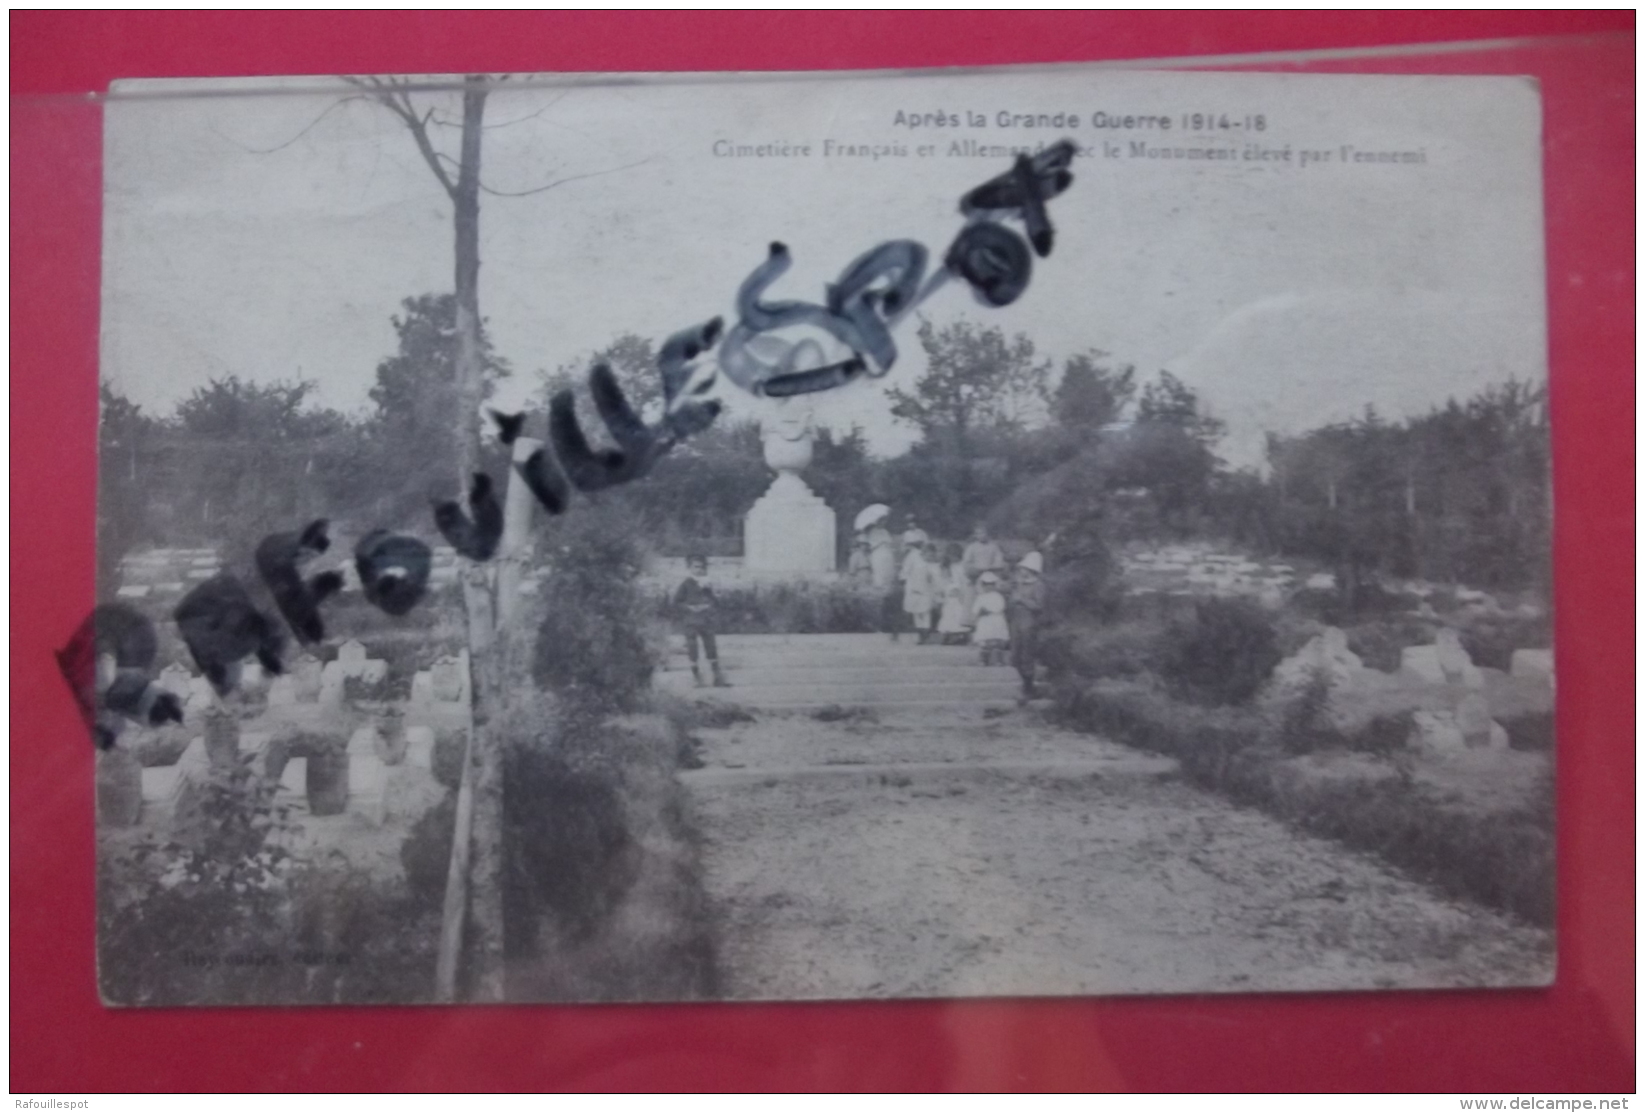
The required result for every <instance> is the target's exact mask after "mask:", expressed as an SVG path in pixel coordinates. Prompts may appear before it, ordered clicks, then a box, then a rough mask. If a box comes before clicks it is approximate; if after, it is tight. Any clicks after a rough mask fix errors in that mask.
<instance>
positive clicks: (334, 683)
mask: <svg viewBox="0 0 1645 1113" xmlns="http://www.w3.org/2000/svg"><path fill="white" fill-rule="evenodd" d="M386 679H388V662H387V661H383V660H378V659H374V658H372V657H371V656H369V655H368V654H367V652H366V647H365V646H364V645H362V644H361V643H360V642H357V641H353V640H349V641H346V642H344V643H343V644H342V645H341V646H339V647H338V650H337V658H336V660H334V661H331V662H329V663H326V664H323V665H322V664H321V663H320V662H319V661H318V660H317V659H315V658H313V657H310V656H308V655H307V654H304V655H303V656H301V657H299V658H298V659H297V660H296V661H295V662H293V663H292V666H291V668H290V669H289V670H288V671H287V672H286V673H284V674H283V675H281V676H275V677H269V676H268V675H267V674H266V673H265V672H264V670H263V668H262V666H260V665H258V664H257V662H255V661H246V662H244V663H243V665H242V672H241V680H240V683H241V687H242V688H243V689H244V690H246V691H248V692H257V691H265V690H266V694H267V699H268V706H269V708H270V710H271V711H274V710H276V709H278V708H281V707H290V706H292V705H295V704H318V705H320V706H322V707H340V706H342V703H343V698H344V685H345V683H346V682H347V681H349V680H358V681H361V682H362V683H364V684H368V685H370V684H380V683H382V682H383V681H384V680H386ZM159 683H160V686H161V687H162V688H164V689H166V690H167V691H170V692H175V693H177V694H179V695H181V696H184V698H185V700H186V703H185V713H188V712H203V711H204V710H206V709H207V708H209V707H210V706H212V703H213V699H212V691H211V685H210V683H209V682H207V681H206V679H205V678H204V677H199V676H195V675H194V674H193V673H191V672H190V671H189V670H188V669H186V668H184V667H183V666H181V665H168V666H167V667H166V668H164V669H162V670H161V672H160V676H159ZM468 694H469V693H468V651H467V650H466V649H465V650H462V651H461V652H460V653H458V655H457V656H455V657H452V656H446V657H442V658H440V659H439V660H437V661H435V662H434V664H433V665H432V666H431V667H430V668H429V669H427V670H426V671H423V672H418V673H417V674H416V675H415V676H413V678H412V682H411V700H412V702H413V703H419V702H420V703H466V702H467V700H468Z"/></svg>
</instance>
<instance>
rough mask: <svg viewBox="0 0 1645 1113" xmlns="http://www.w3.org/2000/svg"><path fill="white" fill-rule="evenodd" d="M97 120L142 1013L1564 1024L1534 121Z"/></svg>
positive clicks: (459, 98)
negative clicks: (578, 1009)
mask: <svg viewBox="0 0 1645 1113" xmlns="http://www.w3.org/2000/svg"><path fill="white" fill-rule="evenodd" d="M104 123H105V152H104V226H103V294H102V310H101V345H100V366H101V382H100V421H99V442H98V443H99V449H98V451H99V456H98V520H97V600H98V603H97V606H96V608H95V609H94V610H93V611H92V613H91V614H89V615H88V616H86V619H85V622H84V624H83V626H82V627H81V628H80V630H79V631H78V633H77V634H76V635H75V637H74V638H73V640H72V641H71V642H70V643H69V644H68V645H67V646H66V647H65V648H64V649H63V650H62V651H61V652H60V654H59V663H60V665H61V669H62V672H63V674H64V677H65V679H66V680H67V681H68V683H69V685H70V687H71V688H72V689H73V691H74V693H75V695H76V698H77V700H78V701H79V707H80V711H81V713H82V716H83V719H84V722H85V728H86V732H87V737H88V738H89V740H90V742H91V744H92V745H93V746H95V747H96V749H97V764H96V815H97V875H96V878H95V884H96V889H97V944H98V946H97V963H98V971H97V973H98V984H99V986H100V990H101V994H102V997H103V1000H104V1002H105V1003H106V1004H108V1005H110V1006H183V1005H242V1006H263V1005H291V1004H376V1003H380V1004H483V1003H498V1002H610V1001H688V1000H689V1001H722V1000H724V1001H735V1000H858V999H863V1000H880V999H897V998H954V997H1015V998H1021V997H1033V996H1068V995H1079V996H1101V995H1139V994H1186V993H1192V994H1199V993H1274V992H1297V991H1344V990H1354V991H1365V990H1409V989H1432V988H1488V987H1534V986H1546V985H1548V984H1550V983H1551V981H1552V979H1553V972H1554V964H1555V937H1554V923H1555V904H1554V893H1555V884H1554V880H1555V876H1554V863H1555V852H1554V777H1553V758H1554V738H1553V723H1554V687H1555V685H1554V668H1553V656H1554V655H1553V640H1552V637H1553V634H1552V631H1553V617H1552V614H1551V612H1550V605H1551V599H1552V594H1553V592H1552V588H1553V568H1552V552H1551V514H1552V507H1551V504H1550V489H1551V485H1550V464H1549V436H1548V434H1549V424H1548V413H1547V385H1548V383H1547V379H1548V357H1547V349H1548V340H1547V327H1546V319H1547V313H1546V292H1545V285H1546V280H1545V274H1544V232H1543V198H1542V134H1541V127H1542V120H1541V103H1540V99H1539V94H1538V90H1537V86H1536V84H1535V82H1534V81H1530V80H1525V79H1517V78H1505V77H1426V76H1424V77H1405V76H1400V77H1395V76H1325V75H1303V74H1279V73H1272V74H1254V73H1213V72H1189V71H1154V72H1149V71H1143V70H1127V69H1106V68H1101V67H1095V66H1055V67H1034V68H1010V69H1002V70H998V71H988V70H970V71H963V72H962V71H941V70H934V71H915V72H904V73H860V74H841V73H827V74H812V75H770V74H759V75H754V74H748V75H728V74H727V75H714V74H694V75H693V74H687V75H596V74H590V75H580V76H566V75H558V76H544V75H529V74H517V75H500V74H487V75H462V74H458V75H450V76H432V77H410V76H402V77H396V76H352V77H345V76H339V77H333V78H326V77H304V78H288V79H275V78H269V79H256V80H236V81H194V80H189V81H184V80H164V81H161V80H146V81H131V82H124V83H118V84H117V85H116V86H115V88H114V90H113V93H112V95H111V97H110V99H109V101H108V102H107V105H106V107H105V109H104ZM88 880H89V879H88Z"/></svg>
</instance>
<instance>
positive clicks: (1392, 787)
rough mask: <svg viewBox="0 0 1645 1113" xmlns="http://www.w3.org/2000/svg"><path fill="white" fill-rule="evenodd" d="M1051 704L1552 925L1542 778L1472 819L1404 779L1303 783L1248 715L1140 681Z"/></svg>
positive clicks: (1206, 781)
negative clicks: (1520, 795)
mask: <svg viewBox="0 0 1645 1113" xmlns="http://www.w3.org/2000/svg"><path fill="white" fill-rule="evenodd" d="M1060 709H1061V711H1062V714H1063V716H1064V718H1065V719H1066V720H1067V721H1069V722H1070V723H1071V725H1073V726H1075V727H1076V728H1078V729H1082V730H1087V731H1092V732H1094V733H1098V734H1104V735H1107V736H1109V737H1112V738H1113V739H1114V740H1115V741H1118V742H1121V743H1124V744H1126V745H1130V746H1136V747H1137V748H1139V749H1144V750H1151V751H1154V752H1156V753H1164V754H1170V755H1172V756H1175V757H1176V758H1178V760H1179V761H1180V762H1181V764H1182V770H1183V772H1184V774H1186V775H1187V777H1188V778H1189V779H1190V780H1192V781H1194V782H1195V783H1197V784H1199V785H1202V786H1204V787H1206V788H1209V789H1212V790H1214V791H1217V792H1221V793H1224V794H1225V795H1227V796H1228V797H1230V798H1231V799H1233V800H1236V801H1238V802H1240V803H1246V804H1251V805H1254V806H1256V807H1260V808H1262V809H1263V810H1265V811H1267V812H1269V813H1271V814H1274V815H1277V816H1279V817H1280V818H1282V819H1285V820H1287V821H1288V822H1290V823H1293V824H1295V825H1297V826H1298V827H1300V828H1301V829H1303V830H1305V831H1308V832H1311V833H1313V834H1317V835H1322V836H1325V837H1327V838H1334V839H1338V840H1340V841H1341V842H1343V843H1344V844H1346V845H1347V846H1349V847H1352V848H1354V849H1356V850H1363V851H1368V852H1371V853H1374V854H1378V855H1380V856H1382V857H1383V858H1385V859H1387V860H1388V861H1390V862H1392V863H1394V864H1395V865H1398V866H1402V867H1404V868H1406V869H1408V870H1410V871H1411V872H1412V873H1413V874H1414V875H1416V876H1417V877H1419V878H1422V879H1423V880H1426V881H1429V882H1432V883H1434V884H1437V885H1439V886H1440V887H1441V888H1443V889H1444V890H1445V891H1446V892H1449V893H1452V894H1456V895H1459V896H1467V897H1471V898H1473V899H1475V900H1479V901H1483V902H1485V903H1486V904H1489V905H1492V906H1494V907H1497V908H1502V909H1505V910H1507V911H1509V912H1512V913H1515V914H1517V915H1519V916H1522V917H1524V918H1525V919H1526V920H1528V921H1530V922H1531V923H1533V924H1538V925H1542V926H1549V925H1551V924H1552V922H1553V915H1554V885H1553V879H1554V854H1553V850H1554V841H1553V825H1552V818H1553V788H1552V781H1551V779H1545V780H1544V781H1542V782H1541V784H1540V785H1539V788H1538V793H1537V797H1536V799H1535V800H1533V801H1532V802H1531V803H1530V804H1529V805H1528V806H1526V807H1523V808H1519V809H1516V810H1513V811H1509V812H1497V813H1494V814H1487V815H1479V814H1476V813H1474V812H1472V811H1467V810H1457V809H1450V808H1447V807H1445V806H1444V804H1443V802H1440V801H1436V800H1434V799H1433V798H1431V796H1430V794H1427V793H1425V792H1423V791H1422V790H1421V789H1420V787H1418V786H1415V785H1413V782H1412V780H1411V778H1409V777H1407V776H1399V777H1387V778H1382V779H1377V780H1372V781H1365V780H1359V779H1349V780H1342V781H1330V780H1323V781H1318V782H1313V783H1309V782H1304V781H1299V780H1298V779H1297V778H1295V777H1292V776H1287V775H1285V764H1286V763H1285V762H1284V761H1282V760H1280V757H1281V755H1280V754H1279V752H1278V751H1277V750H1276V749H1275V748H1273V747H1271V746H1268V745H1265V744H1264V742H1263V739H1262V728H1261V727H1260V725H1258V723H1257V721H1256V720H1255V719H1254V718H1253V717H1252V715H1253V713H1250V712H1244V711H1236V710H1229V709H1221V710H1216V711H1210V710H1205V709H1200V708H1195V707H1191V706H1188V705H1185V704H1174V703H1172V702H1171V701H1170V700H1168V699H1166V698H1165V697H1164V696H1163V695H1161V694H1160V693H1158V692H1151V691H1148V690H1146V689H1145V688H1143V687H1141V686H1140V685H1135V684H1118V683H1116V682H1113V681H1101V682H1098V683H1096V684H1091V685H1087V686H1086V687H1084V688H1083V689H1075V690H1072V691H1070V692H1067V693H1064V694H1063V696H1062V699H1061V701H1060ZM1308 717H1309V716H1308V715H1307V714H1306V708H1305V709H1304V710H1303V711H1299V712H1298V720H1299V722H1305V721H1306V719H1307V718H1308ZM1403 718H1405V716H1389V717H1387V718H1385V719H1383V720H1380V721H1379V720H1373V722H1372V725H1371V726H1368V727H1367V728H1366V730H1365V731H1363V732H1360V734H1359V735H1358V736H1356V737H1355V738H1353V739H1350V740H1348V743H1349V744H1351V745H1353V746H1355V747H1356V748H1362V749H1363V748H1370V747H1372V746H1381V745H1390V746H1391V745H1392V744H1393V739H1394V738H1395V737H1396V736H1398V737H1401V738H1403V734H1402V731H1401V727H1400V720H1401V719H1403ZM1311 737H1313V738H1317V736H1311ZM1510 737H1512V735H1510Z"/></svg>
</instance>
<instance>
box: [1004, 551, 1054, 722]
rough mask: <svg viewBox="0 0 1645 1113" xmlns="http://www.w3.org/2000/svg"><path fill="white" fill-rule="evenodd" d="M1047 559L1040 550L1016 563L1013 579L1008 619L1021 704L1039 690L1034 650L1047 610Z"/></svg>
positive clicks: (1012, 660)
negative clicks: (1035, 686) (1035, 674)
mask: <svg viewBox="0 0 1645 1113" xmlns="http://www.w3.org/2000/svg"><path fill="white" fill-rule="evenodd" d="M1044 572H1045V560H1044V558H1043V557H1041V556H1040V554H1039V552H1038V550H1036V551H1034V552H1031V553H1029V554H1028V555H1027V556H1025V557H1023V558H1022V559H1021V560H1019V561H1018V562H1017V570H1016V573H1015V574H1014V575H1013V576H1012V578H1011V601H1010V603H1009V605H1008V606H1007V609H1006V618H1007V620H1008V622H1009V623H1010V627H1011V664H1012V665H1014V666H1015V667H1016V670H1017V675H1019V676H1021V677H1022V695H1021V696H1019V697H1018V698H1017V702H1018V703H1019V704H1025V703H1027V702H1028V701H1029V700H1031V699H1033V698H1034V697H1035V696H1037V695H1038V694H1039V693H1038V692H1037V691H1036V690H1035V688H1034V665H1035V653H1036V651H1037V650H1038V648H1039V629H1040V616H1041V614H1042V613H1043V612H1044V611H1045V581H1044V580H1043V579H1042V578H1041V577H1042V576H1043V574H1044Z"/></svg>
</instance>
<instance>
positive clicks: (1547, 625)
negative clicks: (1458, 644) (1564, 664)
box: [1452, 615, 1554, 672]
mask: <svg viewBox="0 0 1645 1113" xmlns="http://www.w3.org/2000/svg"><path fill="white" fill-rule="evenodd" d="M1452 621H1453V622H1457V623H1458V624H1459V627H1460V628H1459V629H1458V631H1457V633H1458V634H1459V635H1460V636H1461V640H1462V645H1463V648H1464V649H1466V650H1467V651H1468V656H1469V657H1472V658H1473V661H1474V664H1476V665H1479V666H1481V667H1484V668H1492V669H1502V670H1503V671H1504V672H1506V671H1507V669H1508V667H1509V665H1510V664H1512V662H1513V656H1514V650H1516V649H1546V648H1548V647H1549V646H1551V645H1553V643H1554V636H1553V627H1552V624H1551V622H1550V620H1549V619H1548V618H1547V617H1546V616H1544V617H1539V618H1520V617H1517V616H1514V617H1509V616H1506V615H1504V616H1500V617H1497V616H1484V615H1481V616H1479V617H1471V616H1470V617H1463V616H1453V619H1452Z"/></svg>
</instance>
